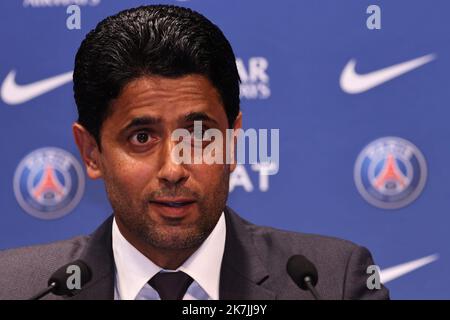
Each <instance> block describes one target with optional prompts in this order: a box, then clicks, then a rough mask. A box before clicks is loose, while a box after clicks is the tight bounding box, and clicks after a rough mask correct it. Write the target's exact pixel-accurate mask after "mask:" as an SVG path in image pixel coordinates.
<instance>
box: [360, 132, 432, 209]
mask: <svg viewBox="0 0 450 320" xmlns="http://www.w3.org/2000/svg"><path fill="white" fill-rule="evenodd" d="M354 179H355V183H356V187H357V188H358V191H359V193H360V194H361V195H362V197H363V198H364V199H365V200H367V202H369V203H370V204H372V205H374V206H376V207H378V208H382V209H398V208H402V207H405V206H407V205H408V204H410V203H411V202H413V201H414V200H415V199H416V198H417V197H418V196H419V195H420V193H421V192H422V190H423V188H424V186H425V182H426V179H427V165H426V161H425V158H424V156H423V154H422V153H421V152H420V150H419V149H418V148H417V147H416V146H415V145H413V144H412V143H411V142H409V141H407V140H405V139H402V138H397V137H384V138H380V139H377V140H375V141H373V142H371V143H369V144H368V145H367V146H366V147H365V148H364V149H363V150H362V151H361V153H360V154H359V156H358V158H357V160H356V163H355V169H354Z"/></svg>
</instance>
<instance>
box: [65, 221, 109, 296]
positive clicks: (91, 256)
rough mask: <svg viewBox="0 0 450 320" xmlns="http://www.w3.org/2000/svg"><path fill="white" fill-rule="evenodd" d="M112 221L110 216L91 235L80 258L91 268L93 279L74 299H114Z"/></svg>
mask: <svg viewBox="0 0 450 320" xmlns="http://www.w3.org/2000/svg"><path fill="white" fill-rule="evenodd" d="M112 221H113V216H111V217H109V218H108V219H107V220H106V221H105V222H104V223H103V224H102V225H101V226H100V227H99V228H98V229H97V230H96V231H95V232H94V233H93V234H92V236H91V239H90V240H89V242H88V244H87V247H86V249H85V250H84V251H83V254H82V255H81V257H80V259H81V260H83V261H84V262H86V263H87V265H88V266H89V267H90V268H91V272H92V279H91V281H89V282H88V283H87V284H86V285H85V286H84V287H83V288H82V290H80V292H78V293H77V294H75V295H74V296H72V297H66V299H72V300H113V299H114V257H113V251H112Z"/></svg>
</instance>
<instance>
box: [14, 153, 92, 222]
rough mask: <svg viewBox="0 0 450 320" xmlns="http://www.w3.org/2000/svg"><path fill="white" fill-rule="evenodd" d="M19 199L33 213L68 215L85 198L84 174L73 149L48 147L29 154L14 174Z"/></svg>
mask: <svg viewBox="0 0 450 320" xmlns="http://www.w3.org/2000/svg"><path fill="white" fill-rule="evenodd" d="M13 187H14V194H15V196H16V199H17V202H18V203H19V205H20V206H21V207H22V209H23V210H25V211H26V212H27V213H29V214H30V215H32V216H34V217H36V218H40V219H57V218H60V217H62V216H64V215H66V214H68V213H69V212H70V211H71V210H72V209H74V208H75V206H76V205H77V204H78V202H79V201H80V200H81V197H82V195H83V191H84V174H83V170H82V167H81V165H80V163H79V162H78V161H77V159H75V157H74V156H73V155H72V154H70V153H69V152H67V151H65V150H63V149H59V148H54V147H47V148H41V149H37V150H34V151H33V152H31V153H29V154H28V155H27V156H25V157H24V158H23V159H22V161H20V163H19V165H18V166H17V169H16V172H15V173H14V181H13Z"/></svg>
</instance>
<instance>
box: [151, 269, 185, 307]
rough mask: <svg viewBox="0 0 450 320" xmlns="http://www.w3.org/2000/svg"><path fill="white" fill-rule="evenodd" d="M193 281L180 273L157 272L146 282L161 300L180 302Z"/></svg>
mask: <svg viewBox="0 0 450 320" xmlns="http://www.w3.org/2000/svg"><path fill="white" fill-rule="evenodd" d="M192 281H193V279H192V278H191V277H190V276H188V275H187V274H186V273H184V272H182V271H177V272H159V273H157V274H156V275H155V276H154V277H153V278H151V279H150V281H149V282H148V284H149V285H151V286H152V287H153V288H154V289H155V290H156V291H157V292H158V294H159V297H160V298H161V300H181V299H183V296H184V294H185V293H186V290H187V288H189V286H190V285H191V283H192Z"/></svg>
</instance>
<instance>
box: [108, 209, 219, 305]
mask: <svg viewBox="0 0 450 320" xmlns="http://www.w3.org/2000/svg"><path fill="white" fill-rule="evenodd" d="M225 236H226V223H225V216H224V213H223V212H222V214H221V216H220V218H219V220H218V222H217V224H216V226H215V227H214V229H213V231H212V232H211V233H210V234H209V236H208V237H207V238H206V240H205V241H204V242H203V243H202V244H201V246H200V247H199V248H198V249H197V250H196V251H195V252H194V253H193V254H192V255H191V256H190V257H189V258H188V259H187V260H186V261H185V262H184V263H183V264H182V265H181V266H180V267H179V268H178V269H177V271H178V270H179V271H183V272H185V273H186V274H188V275H189V276H190V277H191V278H192V279H194V281H195V282H197V283H198V285H199V286H200V287H202V289H203V290H204V291H205V292H206V293H207V294H208V296H209V298H210V299H212V300H218V299H219V283H220V269H221V265H222V258H223V253H224V250H225ZM112 247H113V254H114V261H115V266H116V290H117V291H118V293H119V295H120V298H121V299H123V300H134V299H135V298H136V296H137V295H138V294H139V292H140V291H141V289H142V288H143V287H144V286H145V284H146V283H147V281H148V280H150V279H151V278H152V277H153V276H154V275H155V274H157V273H158V272H160V271H161V270H163V269H162V268H161V267H159V266H158V265H156V264H155V263H153V262H152V261H151V260H150V259H148V258H147V257H146V256H144V255H143V254H142V253H141V252H140V251H139V250H137V249H136V248H135V247H134V246H133V245H132V244H131V243H129V242H128V240H127V239H125V237H124V236H123V235H122V233H121V232H120V230H119V227H118V226H117V223H116V220H115V219H114V221H113V226H112Z"/></svg>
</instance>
